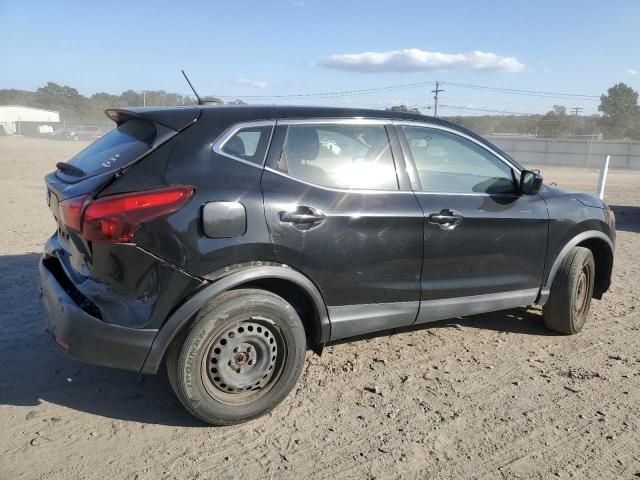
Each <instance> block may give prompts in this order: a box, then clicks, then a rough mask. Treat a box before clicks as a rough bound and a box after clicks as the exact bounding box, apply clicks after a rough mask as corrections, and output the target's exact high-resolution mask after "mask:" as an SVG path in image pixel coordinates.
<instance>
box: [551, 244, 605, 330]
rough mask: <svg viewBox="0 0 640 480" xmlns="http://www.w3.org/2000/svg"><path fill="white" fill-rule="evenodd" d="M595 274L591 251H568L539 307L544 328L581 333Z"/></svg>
mask: <svg viewBox="0 0 640 480" xmlns="http://www.w3.org/2000/svg"><path fill="white" fill-rule="evenodd" d="M595 271H596V269H595V263H594V260H593V254H592V253H591V250H589V249H588V248H584V247H574V248H572V249H571V250H570V251H569V253H568V254H567V255H566V256H565V258H564V259H563V260H562V263H561V265H560V268H559V269H558V272H557V273H556V276H555V278H554V280H553V284H552V285H551V293H550V296H549V300H548V301H547V303H546V304H545V305H544V307H542V314H543V316H544V323H545V325H546V326H547V328H549V329H551V330H554V331H556V332H558V333H564V334H568V335H569V334H574V333H578V332H579V331H580V330H582V327H583V326H584V323H585V321H586V320H587V315H588V314H589V307H590V306H591V298H592V297H593V285H594V279H595Z"/></svg>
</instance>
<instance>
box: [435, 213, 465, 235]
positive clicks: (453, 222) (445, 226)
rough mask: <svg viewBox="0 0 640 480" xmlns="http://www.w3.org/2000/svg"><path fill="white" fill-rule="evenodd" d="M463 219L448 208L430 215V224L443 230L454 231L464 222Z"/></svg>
mask: <svg viewBox="0 0 640 480" xmlns="http://www.w3.org/2000/svg"><path fill="white" fill-rule="evenodd" d="M462 219H463V217H462V215H460V214H459V213H458V212H455V211H453V210H450V209H448V208H445V209H443V210H440V212H439V213H432V214H431V215H429V223H434V224H436V225H438V226H439V227H440V228H441V229H442V230H453V229H454V228H456V226H457V225H459V224H460V222H462Z"/></svg>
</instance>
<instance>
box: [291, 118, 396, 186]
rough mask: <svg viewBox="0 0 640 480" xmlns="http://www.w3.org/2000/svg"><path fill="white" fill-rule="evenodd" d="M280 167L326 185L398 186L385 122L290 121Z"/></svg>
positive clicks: (293, 174)
mask: <svg viewBox="0 0 640 480" xmlns="http://www.w3.org/2000/svg"><path fill="white" fill-rule="evenodd" d="M278 169H279V170H281V171H284V172H287V173H288V174H289V175H290V176H292V177H294V178H298V179H300V180H304V181H307V182H310V183H314V184H316V185H322V186H326V187H336V188H347V189H371V190H398V179H397V177H396V171H395V164H394V162H393V157H392V155H391V148H390V145H389V137H388V136H387V130H386V128H385V127H384V126H383V125H340V124H336V125H331V124H322V125H291V126H289V127H288V129H287V136H286V138H285V142H284V146H283V149H282V154H281V156H280V160H279V162H278Z"/></svg>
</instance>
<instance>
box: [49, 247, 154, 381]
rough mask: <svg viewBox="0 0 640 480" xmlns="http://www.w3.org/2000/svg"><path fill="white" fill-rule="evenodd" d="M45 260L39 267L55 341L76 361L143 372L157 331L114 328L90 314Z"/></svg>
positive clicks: (51, 330) (50, 330)
mask: <svg viewBox="0 0 640 480" xmlns="http://www.w3.org/2000/svg"><path fill="white" fill-rule="evenodd" d="M45 257H46V254H45V255H43V257H42V258H41V259H40V265H39V279H40V289H41V295H40V299H41V302H42V308H43V310H44V317H45V322H46V327H47V331H48V332H50V333H51V334H52V335H53V338H54V340H55V342H56V343H57V344H58V345H59V346H60V347H61V348H62V349H63V350H65V351H66V353H67V354H69V355H70V356H71V357H73V358H75V359H77V360H80V361H83V362H86V363H91V364H95V365H103V366H107V367H113V368H121V369H125V370H133V371H140V370H141V369H142V365H143V364H144V361H145V358H146V357H147V355H148V353H149V350H150V349H151V345H152V343H153V340H154V338H155V337H156V335H157V333H158V330H156V329H136V328H128V327H123V326H120V325H114V324H110V323H106V322H104V321H102V320H100V319H99V318H96V317H94V316H92V315H90V314H88V313H87V312H85V311H84V310H83V309H82V308H81V307H80V306H78V305H77V304H76V303H75V302H74V300H73V299H72V298H71V297H70V296H69V294H68V293H67V292H66V291H65V290H64V288H63V287H62V286H61V285H60V282H59V281H58V280H57V279H56V277H55V276H54V275H53V274H52V273H51V271H50V270H49V269H48V268H47V266H46V265H45V263H44V259H45ZM65 346H66V348H65Z"/></svg>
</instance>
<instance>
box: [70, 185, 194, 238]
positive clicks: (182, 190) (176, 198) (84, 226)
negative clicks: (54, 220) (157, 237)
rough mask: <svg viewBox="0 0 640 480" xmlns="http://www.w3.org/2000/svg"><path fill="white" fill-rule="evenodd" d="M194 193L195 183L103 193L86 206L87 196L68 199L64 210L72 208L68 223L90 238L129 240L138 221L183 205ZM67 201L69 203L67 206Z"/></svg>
mask: <svg viewBox="0 0 640 480" xmlns="http://www.w3.org/2000/svg"><path fill="white" fill-rule="evenodd" d="M192 195H193V187H191V186H178V187H170V188H162V189H159V190H150V191H146V192H133V193H124V194H119V195H111V196H108V197H102V198H99V199H97V200H94V201H91V202H89V203H88V204H87V205H86V206H85V207H84V210H83V209H82V206H83V205H84V203H85V197H76V198H72V199H69V200H65V202H61V204H60V205H61V207H62V209H61V211H63V212H64V211H65V208H66V209H67V210H69V214H68V215H69V219H70V221H69V222H68V221H67V220H66V218H67V216H66V215H65V214H62V218H63V222H64V224H65V225H67V226H68V227H69V228H73V229H74V230H77V231H79V232H81V233H82V236H83V237H84V238H86V239H87V240H89V241H91V242H103V243H110V242H111V243H126V242H129V241H131V238H132V237H133V233H134V231H135V229H136V227H137V226H138V225H140V224H141V223H144V222H148V221H149V220H152V219H154V218H157V217H160V216H163V215H168V214H170V213H173V212H175V211H176V210H179V209H181V208H182V207H183V206H184V205H186V203H187V202H188V201H189V199H190V198H191V196H192ZM67 202H68V203H69V205H68V206H64V205H63V204H64V203H67ZM78 205H79V207H78ZM77 212H79V213H78V214H77ZM76 219H77V220H76ZM74 225H77V228H76V227H74Z"/></svg>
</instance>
